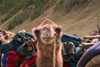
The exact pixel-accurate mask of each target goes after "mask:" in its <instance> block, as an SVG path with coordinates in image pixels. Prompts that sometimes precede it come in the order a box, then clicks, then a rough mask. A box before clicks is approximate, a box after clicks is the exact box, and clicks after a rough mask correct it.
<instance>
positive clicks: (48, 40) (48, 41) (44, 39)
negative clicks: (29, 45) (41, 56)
mask: <svg viewBox="0 0 100 67" xmlns="http://www.w3.org/2000/svg"><path fill="white" fill-rule="evenodd" d="M41 41H42V42H43V43H44V44H45V45H49V44H52V43H53V42H54V37H41Z"/></svg>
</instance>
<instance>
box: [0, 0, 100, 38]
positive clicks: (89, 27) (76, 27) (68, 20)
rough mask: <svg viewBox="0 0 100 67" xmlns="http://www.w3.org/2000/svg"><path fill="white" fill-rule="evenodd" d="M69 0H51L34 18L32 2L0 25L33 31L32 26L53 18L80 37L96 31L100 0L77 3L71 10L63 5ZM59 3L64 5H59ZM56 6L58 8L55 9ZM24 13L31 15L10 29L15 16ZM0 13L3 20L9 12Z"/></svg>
mask: <svg viewBox="0 0 100 67" xmlns="http://www.w3.org/2000/svg"><path fill="white" fill-rule="evenodd" d="M67 1H68V0H63V2H62V3H61V0H54V2H53V0H49V1H48V2H47V3H46V4H45V5H43V6H42V7H41V8H43V9H42V10H44V11H43V13H41V14H40V15H39V16H37V17H36V18H34V19H31V17H30V16H31V15H32V14H34V10H35V9H34V7H35V5H33V4H30V5H29V6H27V7H26V8H25V9H20V10H19V11H18V12H16V13H15V14H14V15H13V16H12V17H11V18H9V19H8V20H6V21H5V22H4V23H1V22H0V27H1V28H3V29H6V30H10V31H12V32H14V33H17V32H18V31H19V30H21V29H25V30H26V31H27V32H31V30H32V28H34V27H36V26H38V25H39V24H40V23H41V22H42V21H43V20H44V19H51V20H53V21H54V22H55V23H56V24H59V25H61V26H62V28H63V32H65V33H67V34H71V35H73V34H76V35H78V36H80V37H83V36H86V35H90V34H92V33H94V32H93V30H97V26H96V24H97V23H98V16H99V15H100V9H99V6H100V0H88V2H85V3H83V4H82V5H80V4H79V5H77V4H75V5H74V6H72V8H71V9H70V10H68V8H67V10H66V8H65V7H63V6H64V5H65V2H67ZM69 1H70V0H69ZM74 1H75V0H74ZM59 3H61V4H63V5H62V6H61V5H60V6H59ZM46 7H47V8H46ZM31 8H33V9H31ZM55 8H56V10H55V11H54V9H55ZM12 9H13V8H12ZM10 10H11V9H10ZM25 12H26V13H27V15H26V13H25ZM22 13H24V14H25V15H26V16H29V17H26V18H24V20H23V22H22V23H21V24H18V25H17V26H16V27H14V28H12V29H8V25H9V23H11V22H10V21H11V20H13V19H14V18H15V16H17V15H19V16H20V14H22ZM0 15H1V16H0V20H1V19H2V18H5V17H6V15H7V13H4V14H0ZM21 16H22V15H21Z"/></svg>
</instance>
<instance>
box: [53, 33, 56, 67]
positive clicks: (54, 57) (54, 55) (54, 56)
mask: <svg viewBox="0 0 100 67" xmlns="http://www.w3.org/2000/svg"><path fill="white" fill-rule="evenodd" d="M55 65H56V33H54V47H53V67H55Z"/></svg>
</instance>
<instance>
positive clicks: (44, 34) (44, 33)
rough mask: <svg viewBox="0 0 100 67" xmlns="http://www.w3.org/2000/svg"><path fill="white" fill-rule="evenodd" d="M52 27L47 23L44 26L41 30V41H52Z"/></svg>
mask: <svg viewBox="0 0 100 67" xmlns="http://www.w3.org/2000/svg"><path fill="white" fill-rule="evenodd" d="M54 32H55V31H54V29H53V28H52V27H50V26H48V25H46V26H44V27H43V28H42V30H41V36H40V38H41V41H42V42H43V43H44V44H46V45H48V44H52V43H53V42H54Z"/></svg>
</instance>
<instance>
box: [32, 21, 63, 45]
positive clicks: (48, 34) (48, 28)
mask: <svg viewBox="0 0 100 67" xmlns="http://www.w3.org/2000/svg"><path fill="white" fill-rule="evenodd" d="M33 30H34V34H35V36H36V38H37V39H40V40H41V42H42V43H44V44H46V45H49V44H52V43H53V42H54V35H55V33H56V34H57V35H59V34H60V33H61V30H62V28H61V27H60V26H58V25H56V24H54V23H52V22H51V21H50V20H45V21H44V22H43V23H42V24H41V25H40V26H38V27H37V28H34V29H33Z"/></svg>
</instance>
